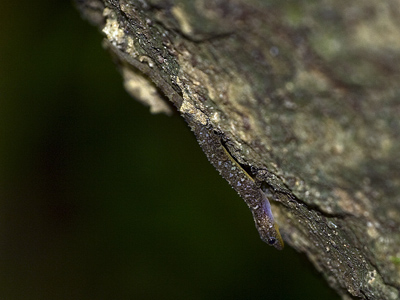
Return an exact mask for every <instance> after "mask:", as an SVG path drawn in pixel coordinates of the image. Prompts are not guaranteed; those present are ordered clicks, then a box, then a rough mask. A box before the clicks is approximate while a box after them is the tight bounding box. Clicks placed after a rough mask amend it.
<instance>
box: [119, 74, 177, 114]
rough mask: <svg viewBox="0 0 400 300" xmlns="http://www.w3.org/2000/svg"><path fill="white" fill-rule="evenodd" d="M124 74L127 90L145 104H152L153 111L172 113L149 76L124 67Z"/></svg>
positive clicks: (154, 112) (151, 109) (155, 112)
mask: <svg viewBox="0 0 400 300" xmlns="http://www.w3.org/2000/svg"><path fill="white" fill-rule="evenodd" d="M122 76H123V78H124V87H125V89H126V90H127V92H128V93H129V94H130V95H131V96H133V97H134V98H135V99H137V100H139V101H140V102H142V103H143V104H145V105H148V106H150V112H151V113H153V114H157V113H165V114H167V115H171V114H172V110H171V108H170V107H169V106H168V104H167V103H165V101H164V100H163V98H161V96H160V94H159V93H158V91H157V89H156V87H155V86H154V84H152V82H150V81H149V80H148V79H147V78H145V77H143V76H142V75H140V74H138V73H136V72H134V71H132V70H131V69H129V68H122Z"/></svg>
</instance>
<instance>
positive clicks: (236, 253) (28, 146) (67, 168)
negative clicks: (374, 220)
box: [0, 0, 338, 300]
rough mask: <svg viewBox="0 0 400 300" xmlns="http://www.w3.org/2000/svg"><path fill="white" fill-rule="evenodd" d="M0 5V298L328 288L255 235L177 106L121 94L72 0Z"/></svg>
mask: <svg viewBox="0 0 400 300" xmlns="http://www.w3.org/2000/svg"><path fill="white" fill-rule="evenodd" d="M0 14H1V15H0V26H1V30H0V134H1V136H0V154H1V155H0V176H1V177H0V193H1V194H0V196H1V199H0V204H1V207H0V208H1V209H0V217H1V219H0V222H1V223H0V230H1V232H0V233H1V240H0V250H1V255H0V259H1V266H0V267H1V269H0V275H1V277H0V284H1V286H0V288H1V289H0V299H5V300H8V299H338V297H337V296H336V295H335V294H333V292H331V290H330V289H329V288H328V287H327V284H326V283H325V282H324V280H323V279H322V277H321V276H320V275H319V274H317V273H316V272H315V271H314V270H313V269H312V267H311V265H310V264H309V263H308V262H307V260H306V259H305V257H303V256H302V255H299V254H297V253H295V252H294V251H293V250H291V249H290V248H289V247H286V248H285V250H284V251H281V252H279V251H277V250H275V249H274V248H272V247H268V246H267V245H266V244H264V243H262V242H261V240H260V239H259V238H258V233H257V231H256V229H255V228H254V225H253V220H252V217H251V214H250V212H249V211H248V209H247V208H246V205H245V204H244V202H243V201H242V200H241V199H240V198H239V197H238V195H237V194H236V193H235V192H234V191H233V190H232V189H231V188H230V187H229V186H228V184H227V183H226V182H225V181H224V180H223V179H222V178H221V177H220V176H219V175H218V173H217V172H216V171H215V170H214V169H213V168H212V166H211V165H210V164H209V163H208V162H207V159H206V157H205V155H204V154H203V153H202V152H201V150H200V147H199V146H198V145H197V143H196V141H195V139H194V137H193V134H192V133H191V132H190V130H189V129H188V127H187V126H186V124H185V122H184V121H183V119H181V117H179V116H177V115H176V116H173V117H166V116H164V115H151V114H150V113H149V111H148V108H146V107H144V106H142V105H141V104H139V103H138V102H136V101H134V100H133V99H131V98H130V97H129V96H128V95H127V94H126V92H125V91H124V90H123V88H122V82H121V78H120V76H119V74H118V72H117V71H116V68H115V66H114V65H113V64H112V62H111V59H110V57H109V55H108V54H107V53H106V52H105V51H104V50H103V49H102V48H101V39H102V37H101V35H100V34H99V33H98V31H97V30H96V28H94V27H91V26H90V25H89V24H88V23H87V22H85V21H83V20H82V19H81V18H80V15H79V14H78V12H77V11H76V10H75V9H74V8H73V6H72V5H71V3H70V2H68V1H65V2H62V1H54V0H52V1H50V0H48V1H41V2H34V1H26V2H23V1H3V3H2V9H1V11H0Z"/></svg>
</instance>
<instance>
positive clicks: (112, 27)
mask: <svg viewBox="0 0 400 300" xmlns="http://www.w3.org/2000/svg"><path fill="white" fill-rule="evenodd" d="M103 16H105V17H106V18H107V20H106V25H104V28H103V32H104V34H105V35H106V36H107V39H108V40H109V41H110V42H111V43H113V45H115V46H116V45H118V44H122V43H123V42H124V37H125V34H124V31H123V30H122V29H121V28H120V27H119V24H118V21H117V19H116V16H115V12H113V11H112V10H111V9H109V8H105V9H104V11H103Z"/></svg>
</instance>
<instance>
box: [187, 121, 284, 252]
mask: <svg viewBox="0 0 400 300" xmlns="http://www.w3.org/2000/svg"><path fill="white" fill-rule="evenodd" d="M191 127H192V130H193V131H194V132H195V135H196V137H197V140H198V142H199V144H200V146H201V147H202V148H203V151H204V152H205V153H206V155H207V158H208V160H209V161H210V162H211V163H212V164H213V165H214V167H215V168H216V169H217V170H218V171H219V173H220V174H221V175H222V177H224V178H225V179H226V180H227V181H228V182H229V183H230V185H231V186H232V187H233V188H234V189H235V190H236V191H237V192H238V193H239V195H240V196H241V197H242V198H243V199H244V201H245V202H246V204H247V205H248V207H249V208H250V210H251V213H252V214H253V218H254V222H255V225H256V228H257V230H258V232H259V234H260V237H261V240H263V241H264V242H266V243H267V244H268V245H271V246H274V247H275V248H276V249H279V250H281V249H283V247H284V243H283V240H282V237H281V235H280V233H279V226H278V224H277V223H276V222H275V220H274V217H273V215H272V211H271V205H270V203H269V200H268V198H267V196H266V194H265V193H264V191H263V190H262V189H261V188H260V187H259V185H257V183H256V181H255V180H254V179H253V178H252V177H251V176H250V174H249V173H247V172H246V171H245V170H244V169H243V168H242V166H241V165H240V164H239V163H238V162H237V161H236V160H235V158H234V157H233V156H232V155H231V154H230V153H229V151H228V149H227V148H226V147H225V146H224V144H223V142H222V140H221V137H219V136H218V134H217V133H216V132H214V130H212V129H211V128H209V126H200V125H195V126H191Z"/></svg>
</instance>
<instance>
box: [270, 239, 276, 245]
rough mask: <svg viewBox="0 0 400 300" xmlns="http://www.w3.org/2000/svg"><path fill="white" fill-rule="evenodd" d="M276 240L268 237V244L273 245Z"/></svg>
mask: <svg viewBox="0 0 400 300" xmlns="http://www.w3.org/2000/svg"><path fill="white" fill-rule="evenodd" d="M275 242H276V238H270V239H268V244H270V245H273V244H275Z"/></svg>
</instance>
